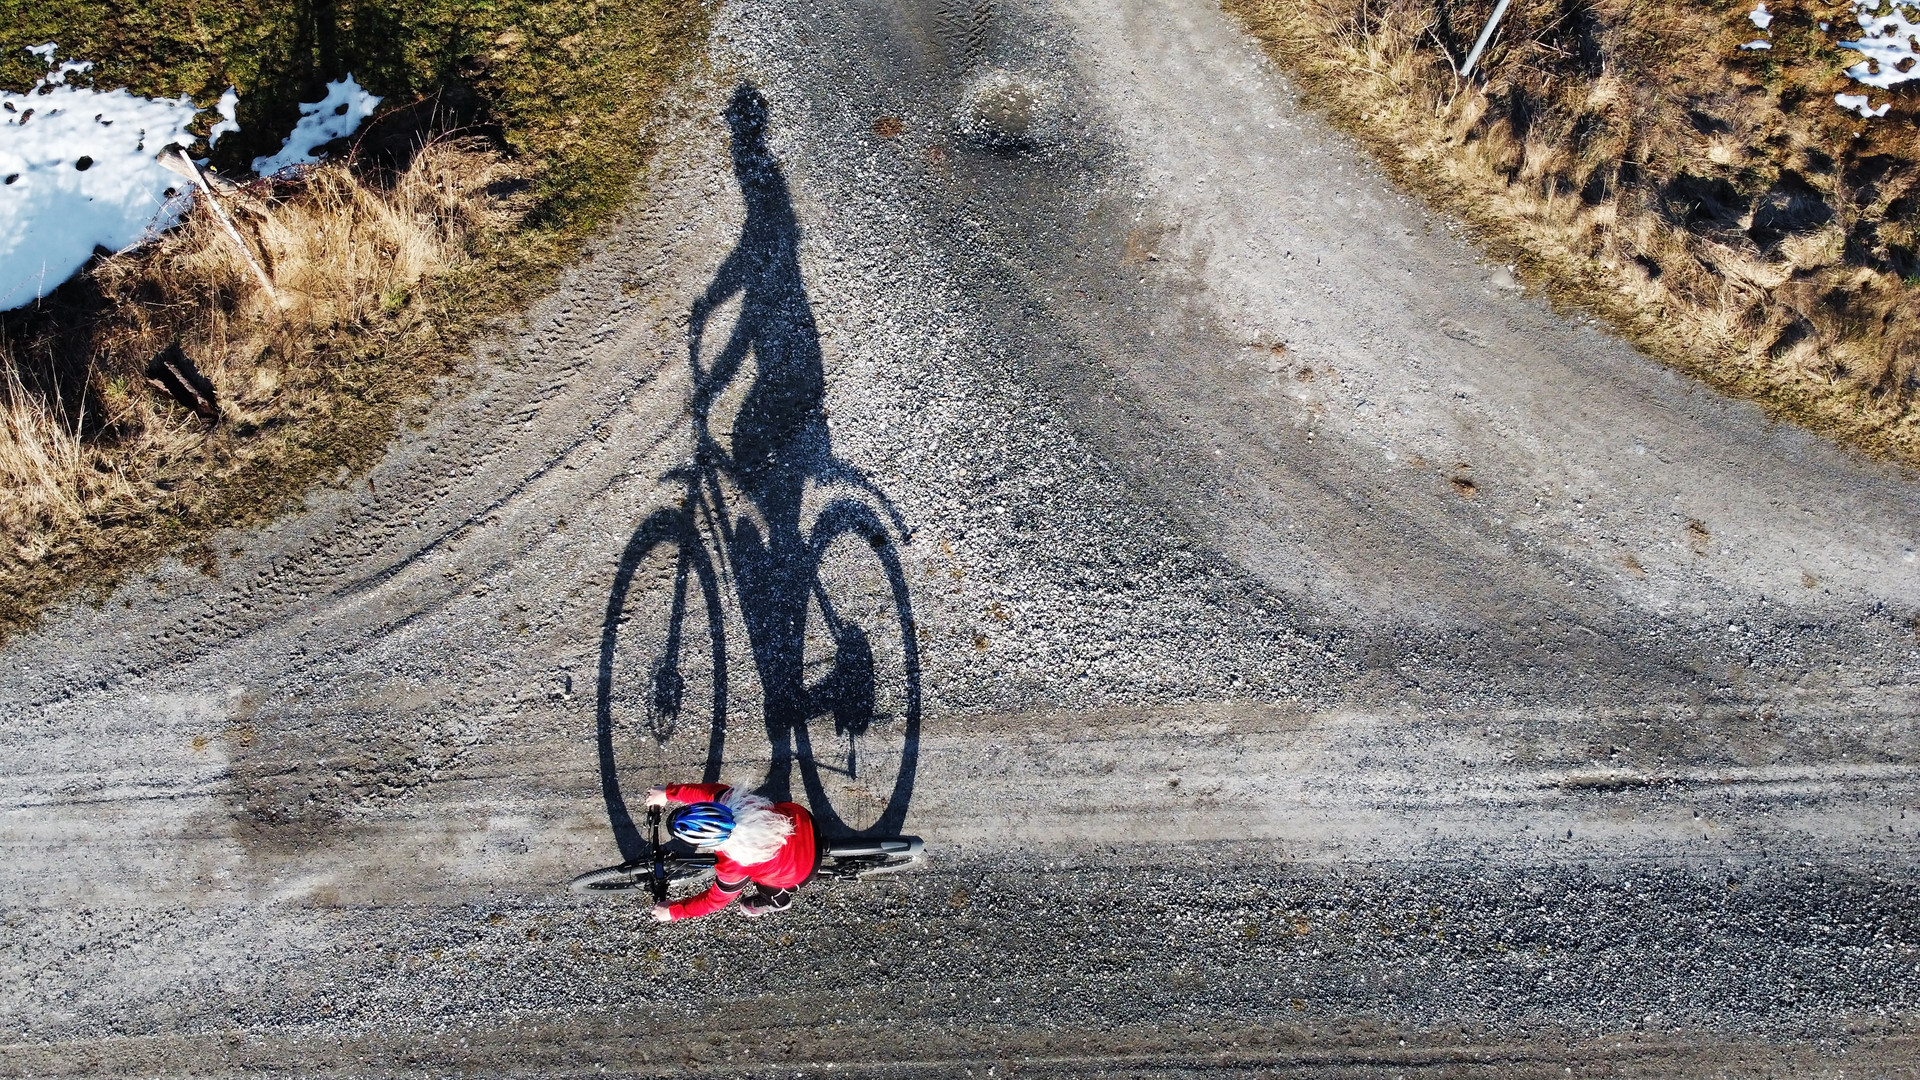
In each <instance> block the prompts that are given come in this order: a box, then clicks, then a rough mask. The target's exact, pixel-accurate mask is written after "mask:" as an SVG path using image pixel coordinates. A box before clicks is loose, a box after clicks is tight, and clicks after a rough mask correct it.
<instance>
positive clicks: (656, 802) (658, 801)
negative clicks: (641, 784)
mask: <svg viewBox="0 0 1920 1080" xmlns="http://www.w3.org/2000/svg"><path fill="white" fill-rule="evenodd" d="M647 805H648V806H665V805H667V789H666V788H663V787H657V788H651V789H649V790H648V791H647Z"/></svg>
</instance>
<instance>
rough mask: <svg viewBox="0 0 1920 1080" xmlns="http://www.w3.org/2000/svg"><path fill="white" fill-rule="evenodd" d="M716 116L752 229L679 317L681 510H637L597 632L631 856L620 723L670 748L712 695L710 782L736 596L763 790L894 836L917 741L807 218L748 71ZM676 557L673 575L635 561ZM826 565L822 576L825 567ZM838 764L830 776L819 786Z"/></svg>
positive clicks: (611, 786) (602, 722)
mask: <svg viewBox="0 0 1920 1080" xmlns="http://www.w3.org/2000/svg"><path fill="white" fill-rule="evenodd" d="M726 118H727V122H728V125H729V127H730V128H731V130H732V153H733V168H734V175H735V176H736V177H737V178H738V180H739V183H740V191H741V194H742V196H743V198H744V201H745V204H746V222H745V225H744V227H743V228H742V230H741V236H740V241H739V243H738V244H737V245H736V246H735V247H734V249H733V250H732V252H730V253H729V254H728V255H727V257H726V260H725V261H724V262H723V263H722V264H721V266H720V268H719V270H718V271H717V272H716V273H715V274H714V277H713V280H712V282H711V283H710V284H709V285H708V286H707V288H706V291H705V292H704V293H702V294H701V295H700V296H699V297H698V298H697V299H695V300H694V302H693V307H692V311H691V313H690V318H689V323H688V330H687V335H688V343H689V356H690V363H691V364H692V367H693V373H692V374H693V384H694V387H693V400H692V402H691V405H690V412H691V413H692V416H693V418H694V428H695V437H696V438H695V443H696V446H695V454H694V462H693V464H692V465H690V466H685V467H682V468H680V469H676V470H674V471H673V472H672V473H670V474H669V476H670V478H671V479H675V480H678V481H680V482H681V483H683V484H684V485H685V491H684V494H683V497H682V500H681V502H680V505H679V506H677V507H672V508H668V509H664V510H661V511H659V512H657V513H655V514H654V515H653V516H651V517H650V518H648V519H647V521H646V522H645V523H644V524H642V525H641V527H640V528H639V530H637V531H636V532H635V533H634V535H633V538H632V540H631V541H630V542H629V543H628V545H627V548H626V551H625V552H624V554H623V555H622V557H621V561H620V566H619V569H618V572H617V573H616V574H615V578H614V585H613V589H612V592H611V594H610V596H609V597H608V601H607V610H606V619H605V622H604V623H603V624H602V628H601V650H600V667H599V679H598V686H597V691H596V707H597V713H598V726H599V744H600V773H601V788H602V793H603V794H604V796H605V798H606V803H607V813H608V817H609V819H610V821H611V823H612V825H613V830H614V834H615V837H616V839H617V840H618V842H619V844H620V848H621V852H622V854H623V855H625V856H627V857H629V858H631V857H634V856H635V855H636V854H637V853H638V852H639V851H640V850H641V845H640V840H639V833H638V830H637V829H636V828H635V827H634V825H633V821H632V818H631V816H630V814H629V813H628V810H627V807H626V803H625V799H624V797H623V795H622V793H621V788H620V780H619V775H618V774H619V760H620V757H621V755H620V754H619V753H618V752H617V751H618V750H619V749H620V741H621V739H622V737H623V736H631V735H641V736H645V735H651V736H652V737H653V738H655V739H657V740H659V741H660V742H661V743H662V744H663V745H664V743H665V741H666V740H667V739H668V738H670V737H671V736H672V735H673V734H674V732H675V731H676V730H680V729H681V728H682V727H683V725H685V724H686V723H688V722H689V720H690V718H689V717H688V715H687V713H688V712H689V711H691V710H689V708H688V705H689V698H690V697H691V698H692V700H693V701H694V702H697V703H698V704H697V705H696V708H698V709H699V710H700V711H702V712H705V711H707V708H706V707H707V706H710V707H711V715H710V716H703V717H697V718H693V719H696V720H699V721H704V722H707V723H708V724H709V727H708V734H707V746H706V762H705V765H704V768H703V773H704V779H705V780H707V781H713V780H715V779H717V778H718V777H719V773H720V769H721V764H722V757H723V750H724V747H725V743H726V739H727V722H726V721H727V702H728V678H727V650H726V647H725V640H726V635H727V625H728V620H727V618H726V609H727V607H728V605H729V604H730V603H731V604H732V605H735V606H736V607H737V611H738V612H739V623H740V625H741V626H742V627H744V629H745V631H746V637H747V642H748V645H749V648H750V650H751V654H752V659H753V664H754V667H755V669H756V673H757V674H758V676H759V684H760V689H761V693H762V696H763V705H762V711H763V714H764V719H765V723H766V731H767V737H768V740H769V743H770V744H771V754H770V758H769V765H768V773H767V776H766V778H765V780H764V781H763V782H762V783H761V785H760V790H762V791H763V792H765V793H766V794H768V795H769V796H770V797H772V798H775V799H776V800H778V799H784V798H788V797H790V796H791V795H793V794H794V792H793V791H792V787H793V785H792V780H793V773H794V772H795V771H798V773H799V774H800V779H801V787H802V789H803V792H804V795H805V796H806V800H807V802H808V804H809V806H810V807H811V809H812V810H813V812H814V814H815V817H816V819H817V820H818V821H819V823H820V824H821V826H822V828H823V831H825V832H827V833H829V834H847V833H856V832H857V833H863V834H869V835H879V834H887V833H895V832H898V831H899V830H900V827H901V825H902V823H903V821H904V819H905V817H906V811H907V803H908V801H909V800H910V799H911V798H912V794H913V782H914V774H915V769H916V765H917V759H918V754H919V721H920V670H919V653H918V641H917V633H916V628H915V626H914V621H913V611H912V605H911V603H910V601H909V598H908V594H907V587H906V575H905V573H904V571H903V569H902V567H901V563H900V557H899V552H898V546H897V542H898V541H902V540H905V539H906V538H907V530H906V528H905V526H904V524H903V522H902V521H901V518H900V515H899V514H898V512H897V511H896V510H895V509H894V507H893V505H892V503H891V502H890V501H889V500H888V499H887V498H886V496H885V495H884V494H883V493H882V492H880V490H879V489H878V488H877V487H875V486H874V485H873V484H872V482H871V481H869V480H867V479H866V477H865V476H864V475H863V474H861V473H860V472H859V471H858V470H856V469H854V468H852V467H851V466H849V465H847V464H845V463H844V462H841V461H838V460H836V459H835V458H834V456H833V451H832V445H831V442H830V439H829V436H828V430H827V423H826V412H825V407H824V405H825V397H826V375H825V368H824V364H823V361H822V357H821V351H820V335H819V330H818V327H817V326H816V324H815V322H814V318H813V309H812V305H811V304H810V303H809V301H808V299H807V292H806V285H805V282H804V281H803V280H802V278H801V273H800V260H799V254H800V252H799V247H800V228H799V224H798V222H797V220H796V219H795V216H794V211H793V204H792V200H791V198H790V196H789V194H788V190H787V183H786V178H785V177H784V175H782V173H781V171H780V168H779V164H778V162H777V161H776V160H775V159H774V157H773V155H772V153H771V152H770V151H769V150H768V148H767V145H766V142H765V131H766V122H767V106H766V102H765V100H764V99H763V98H762V97H761V96H760V94H759V92H758V91H757V90H755V89H754V88H753V87H752V86H751V85H750V84H745V83H743V84H741V85H740V86H739V87H738V88H737V89H736V90H735V91H734V94H733V97H732V100H731V102H730V104H729V106H728V108H727V112H726ZM735 296H738V297H739V298H740V307H739V314H738V319H737V321H736V322H735V323H734V326H733V330H732V332H731V334H730V335H729V336H728V338H727V340H726V342H725V344H724V345H722V346H721V347H720V349H719V351H718V352H717V353H715V354H714V355H713V358H712V360H711V362H703V360H702V351H703V350H702V345H703V339H704V337H705V334H706V331H707V328H708V323H709V320H710V318H711V317H712V316H713V315H714V313H715V311H716V309H718V308H720V307H721V306H722V305H724V304H726V303H727V302H728V301H730V300H732V299H733V298H734V297H735ZM749 361H751V367H752V371H753V375H752V380H751V382H750V383H749V384H748V385H747V386H746V389H745V393H744V395H741V394H739V392H738V388H737V387H736V386H735V383H736V381H737V379H738V378H739V377H740V376H741V375H742V372H743V369H744V368H746V367H747V366H748V364H749ZM730 387H731V388H734V392H733V393H731V394H730V393H729V392H728V391H729V388H730ZM736 406H737V407H736ZM729 410H731V417H732V425H731V429H730V431H728V432H727V433H726V435H727V438H726V440H725V442H724V443H723V442H722V440H721V439H719V438H716V437H715V433H714V431H712V430H710V429H709V421H710V420H711V421H713V422H714V423H716V424H718V423H720V422H723V421H724V419H725V414H726V413H727V412H728V411H729ZM810 496H811V497H810ZM810 507H811V508H813V509H812V510H811V512H810ZM668 565H671V567H672V570H671V573H670V574H669V575H657V574H649V573H647V572H646V571H647V569H648V567H649V566H653V567H656V568H659V569H665V567H666V566H668ZM823 568H828V569H830V570H831V573H830V575H829V577H830V578H831V580H823V577H822V571H823ZM662 577H664V580H661V578H662ZM690 605H691V606H695V607H699V608H704V610H705V612H706V618H705V620H704V622H700V621H695V622H694V623H693V625H692V626H691V627H689V625H688V617H689V610H688V609H689V606H690ZM647 614H651V615H654V616H655V618H652V619H647V618H644V617H643V616H644V615H647ZM655 623H659V624H662V625H653V624H655ZM810 624H811V627H812V629H813V630H814V631H815V632H814V633H813V634H812V635H811V636H810V635H809V632H808V631H809V627H810ZM876 645H877V646H878V648H876ZM810 649H811V655H810ZM810 675H812V676H813V677H812V678H810V677H809V676H810ZM829 716H830V717H832V719H833V733H834V750H833V752H832V754H831V758H829V754H828V753H827V752H826V751H825V748H824V747H823V748H822V753H820V754H818V755H816V752H815V749H816V748H815V737H816V735H820V734H824V725H822V726H820V727H819V728H818V729H816V728H815V727H814V726H812V725H813V722H814V721H816V720H824V719H825V718H826V717H829ZM636 727H637V728H639V729H640V730H639V731H632V730H628V731H622V730H621V729H622V728H629V729H631V728H636ZM842 750H844V766H843V765H842V764H841V763H840V758H841V754H840V751H842ZM629 760H631V759H630V758H629ZM833 777H837V778H841V779H839V780H834V781H832V784H833V786H834V787H835V791H833V792H830V791H829V790H828V788H829V783H830V781H829V778H833ZM849 792H852V793H854V795H855V796H857V797H858V798H859V799H860V800H861V801H862V802H863V803H864V804H865V806H864V810H865V811H866V812H863V813H859V814H858V815H857V816H858V817H859V818H860V820H859V822H858V823H856V822H851V821H848V820H846V819H845V818H844V817H843V812H845V810H846V808H845V807H839V806H836V805H835V801H834V797H835V795H836V794H840V795H843V796H845V795H847V794H848V793H849ZM876 807H877V813H875V812H873V811H874V810H875V808H876Z"/></svg>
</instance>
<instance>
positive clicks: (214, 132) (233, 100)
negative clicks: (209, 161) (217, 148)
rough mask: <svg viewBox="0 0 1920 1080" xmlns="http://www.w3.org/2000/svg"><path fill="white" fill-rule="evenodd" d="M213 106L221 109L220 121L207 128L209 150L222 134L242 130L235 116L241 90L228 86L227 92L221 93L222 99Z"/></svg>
mask: <svg viewBox="0 0 1920 1080" xmlns="http://www.w3.org/2000/svg"><path fill="white" fill-rule="evenodd" d="M213 107H214V108H215V109H217V110H219V113H220V122H219V123H217V124H215V125H213V126H212V127H211V128H208V129H207V149H209V150H211V149H213V148H214V145H215V144H216V143H218V142H219V141H220V136H222V135H225V134H226V133H227V132H229V131H239V130H240V122H239V121H238V120H235V119H234V118H233V117H234V111H235V110H236V109H238V108H239V107H240V92H239V91H237V90H235V89H234V88H233V87H231V86H229V87H227V92H226V93H224V94H221V95H220V100H219V101H218V102H217V103H215V104H214V106H213Z"/></svg>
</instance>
